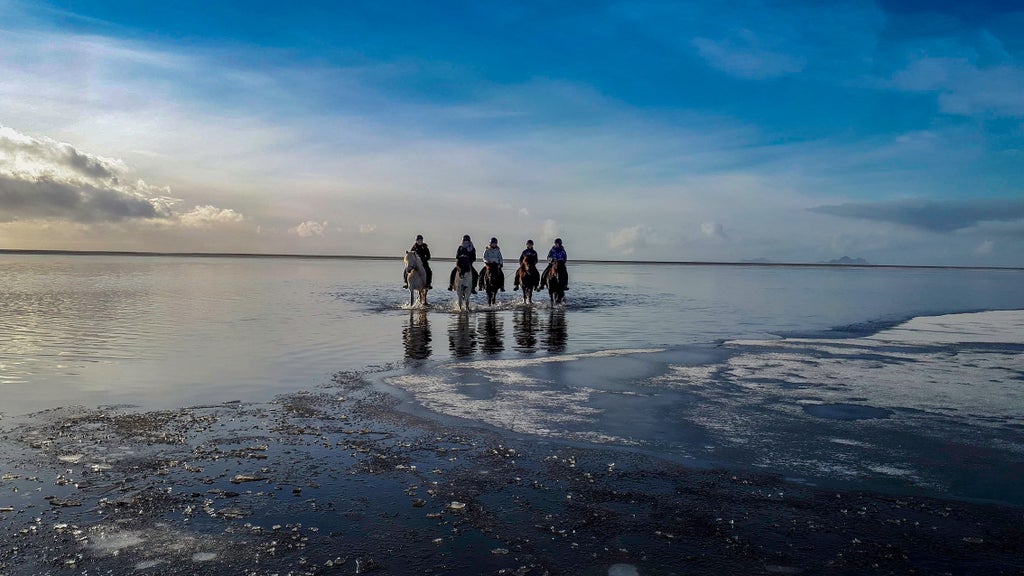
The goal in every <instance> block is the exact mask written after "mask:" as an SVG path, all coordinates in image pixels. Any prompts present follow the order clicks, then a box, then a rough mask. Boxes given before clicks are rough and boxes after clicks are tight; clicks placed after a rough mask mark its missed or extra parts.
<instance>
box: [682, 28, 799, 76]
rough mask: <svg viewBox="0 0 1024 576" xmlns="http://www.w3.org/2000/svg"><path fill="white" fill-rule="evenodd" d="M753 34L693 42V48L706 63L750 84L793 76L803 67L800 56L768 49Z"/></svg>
mask: <svg viewBox="0 0 1024 576" xmlns="http://www.w3.org/2000/svg"><path fill="white" fill-rule="evenodd" d="M764 44H765V43H764V42H763V41H762V40H761V39H760V38H759V37H758V36H757V35H755V34H754V33H753V32H751V31H749V30H741V31H739V32H738V33H736V34H734V35H733V36H732V37H729V38H723V39H720V40H711V39H708V38H695V39H694V40H693V45H694V47H695V48H697V52H698V53H699V54H700V56H701V57H702V58H704V60H705V61H707V63H708V64H709V65H710V66H711V67H713V68H716V69H718V70H721V71H722V72H725V73H727V74H731V75H733V76H737V77H739V78H747V79H752V80H763V79H767V78H778V77H781V76H788V75H790V74H796V73H798V72H800V71H801V70H803V69H804V66H805V65H806V64H807V62H806V60H805V59H804V58H803V57H801V56H794V55H792V54H786V53H785V52H782V51H779V50H775V49H771V48H769V47H767V46H765V45H764Z"/></svg>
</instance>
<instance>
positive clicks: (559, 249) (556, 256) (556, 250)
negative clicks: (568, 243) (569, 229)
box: [540, 238, 569, 290]
mask: <svg viewBox="0 0 1024 576" xmlns="http://www.w3.org/2000/svg"><path fill="white" fill-rule="evenodd" d="M568 260H569V257H568V255H567V254H566V253H565V248H564V247H563V246H562V239H561V238H555V245H554V246H552V247H551V250H548V267H547V268H545V269H544V273H543V274H541V276H540V289H541V290H543V289H544V288H547V286H548V274H550V273H551V269H552V268H553V267H554V263H555V262H563V263H564V262H567V261H568ZM565 289H566V290H568V289H569V271H568V269H566V272H565Z"/></svg>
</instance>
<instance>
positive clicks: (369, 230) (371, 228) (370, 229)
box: [359, 224, 377, 234]
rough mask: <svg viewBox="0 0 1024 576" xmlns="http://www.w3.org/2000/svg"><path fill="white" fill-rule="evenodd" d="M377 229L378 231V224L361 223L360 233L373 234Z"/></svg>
mask: <svg viewBox="0 0 1024 576" xmlns="http://www.w3.org/2000/svg"><path fill="white" fill-rule="evenodd" d="M376 231H377V225H376V224H360V225H359V233H360V234H373V233H374V232H376Z"/></svg>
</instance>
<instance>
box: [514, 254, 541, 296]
mask: <svg viewBox="0 0 1024 576" xmlns="http://www.w3.org/2000/svg"><path fill="white" fill-rule="evenodd" d="M516 276H518V277H519V286H520V287H521V288H522V289H523V303H524V304H533V291H534V290H536V289H537V286H538V285H540V272H537V267H536V266H531V265H529V264H527V263H526V260H523V261H522V262H520V263H519V268H518V269H517V270H516Z"/></svg>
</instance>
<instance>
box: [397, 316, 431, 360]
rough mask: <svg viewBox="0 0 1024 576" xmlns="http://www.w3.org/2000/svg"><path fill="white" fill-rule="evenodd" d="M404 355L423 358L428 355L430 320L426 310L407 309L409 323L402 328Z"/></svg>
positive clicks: (410, 357)
mask: <svg viewBox="0 0 1024 576" xmlns="http://www.w3.org/2000/svg"><path fill="white" fill-rule="evenodd" d="M402 340H403V341H404V342H405V357H406V358H409V359H413V360H423V359H425V358H428V357H430V322H429V321H428V320H427V311H426V310H409V323H408V324H407V325H406V327H405V329H404V330H402Z"/></svg>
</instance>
